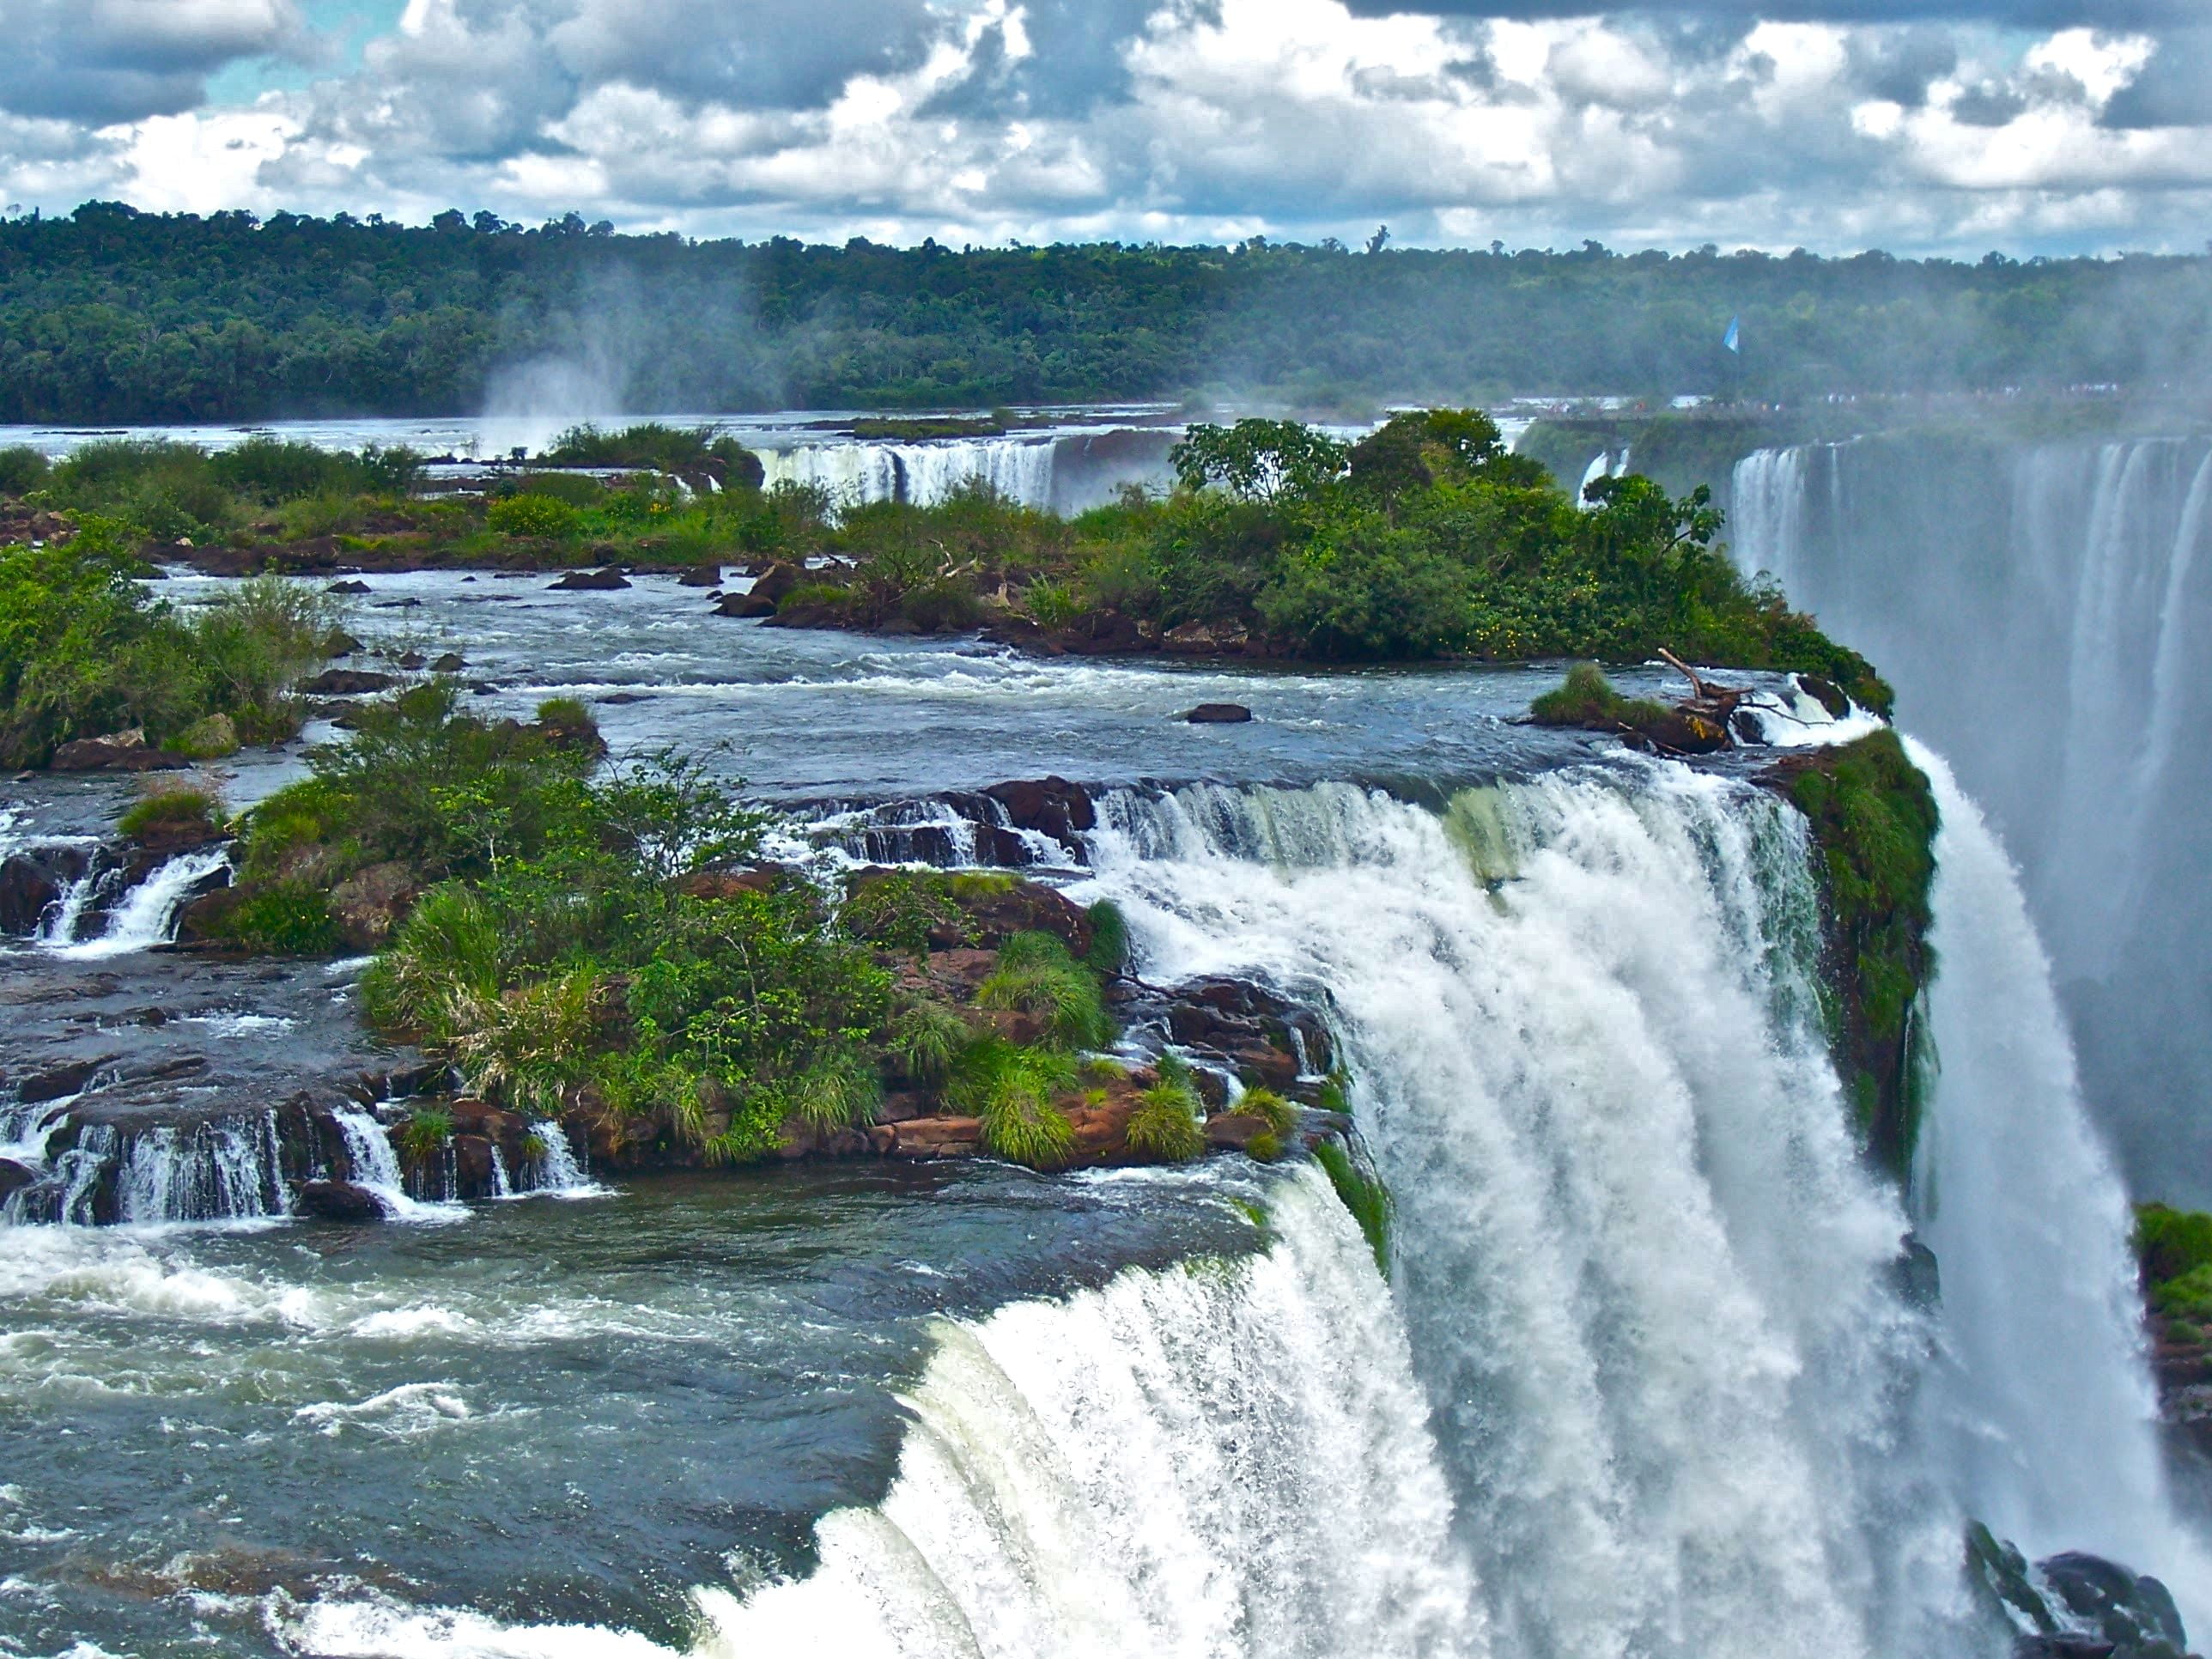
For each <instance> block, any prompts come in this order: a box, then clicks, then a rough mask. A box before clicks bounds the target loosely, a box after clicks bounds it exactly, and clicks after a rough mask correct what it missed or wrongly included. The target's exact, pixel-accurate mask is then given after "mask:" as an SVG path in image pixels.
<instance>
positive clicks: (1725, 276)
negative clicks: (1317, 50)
mask: <svg viewBox="0 0 2212 1659" xmlns="http://www.w3.org/2000/svg"><path fill="white" fill-rule="evenodd" d="M1736 318H1740V319H1741V350H1740V351H1734V350H1730V349H1728V348H1727V347H1726V346H1724V345H1723V333H1724V331H1725V330H1726V329H1727V326H1728V324H1729V321H1730V319H1736ZM2208 347H2212V259H2208V258H2203V257H2197V256H2150V255H2130V256H2127V257H2124V258H2115V259H2091V258H2071V259H2032V260H2027V261H2015V260H2010V259H2007V258H2002V256H2000V255H1996V254H1991V255H1990V256H1988V257H1987V258H1984V259H1982V260H1980V261H1978V262H1975V263H1971V264H1968V263H1961V262H1956V261H1950V260H1942V259H1928V260H1905V259H1898V258H1893V257H1891V256H1890V255H1888V254H1885V253H1881V252H1868V253H1862V254H1859V255H1857V256H1854V257H1852V258H1819V257H1815V256H1814V255H1811V254H1808V253H1805V252H1802V251H1801V252H1795V253H1791V254H1789V255H1787V256H1782V257H1776V256H1771V255H1768V254H1765V253H1759V252H1748V251H1746V252H1734V253H1726V254H1724V253H1722V252H1720V251H1719V250H1718V249H1717V248H1715V247H1711V246H1707V247H1703V248H1699V249H1694V250H1692V251H1690V252H1685V253H1680V254H1669V253H1666V252H1657V251H1651V252H1638V253H1632V254H1620V253H1616V252H1613V251H1610V250H1608V249H1607V248H1604V247H1602V246H1599V245H1598V244H1596V243H1594V242H1593V243H1585V244H1584V245H1583V246H1581V247H1579V248H1576V249H1571V250H1567V251H1564V252H1562V251H1553V250H1539V249H1523V250H1519V251H1510V250H1508V249H1506V248H1505V247H1504V246H1503V245H1502V244H1498V243H1493V244H1492V246H1490V247H1489V248H1488V249H1486V250H1485V249H1462V250H1443V251H1437V250H1425V249H1415V248H1397V247H1387V246H1375V247H1374V248H1373V249H1372V251H1358V250H1352V249H1346V248H1345V247H1343V246H1339V245H1337V244H1335V243H1334V242H1327V243H1323V244H1322V245H1320V246H1304V245H1297V244H1288V245H1279V244H1271V243H1268V242H1267V241H1266V240H1264V239H1261V238H1255V239H1253V240H1250V241H1249V242H1246V243H1243V244H1242V245H1239V246H1234V247H1212V246H1197V247H1165V246H1127V245H1120V244H1115V243H1092V244H1080V245H1061V246H1049V247H1025V246H1005V247H991V248H964V249H953V248H950V247H945V246H939V245H938V244H937V243H935V242H934V241H925V242H924V243H922V244H921V246H918V247H909V248H898V247H889V246H881V245H879V244H876V243H872V242H869V241H866V240H860V239H855V240H853V241H851V242H848V243H847V244H845V245H844V246H816V245H807V244H802V243H800V242H799V241H796V240H792V239H790V238H786V237H777V238H774V239H772V240H768V241H765V242H757V243H747V242H742V241H736V240H710V241H694V240H686V239H684V238H683V237H680V236H677V235H674V234H659V235H622V234H616V233H615V232H614V230H613V228H612V227H611V226H609V225H607V224H605V223H604V222H602V223H599V224H597V225H587V224H586V223H585V222H584V221H583V220H582V219H581V218H580V216H576V215H574V214H571V215H569V216H567V217H566V218H564V219H561V220H556V221H553V222H549V223H547V224H544V225H542V226H538V227H535V228H524V227H521V226H518V225H514V224H511V223H507V222H504V221H501V220H500V219H498V218H496V217H495V216H491V215H489V214H481V213H480V214H478V215H477V216H475V217H474V218H473V219H470V218H467V217H465V216H463V215H462V214H461V213H459V211H458V210H455V211H449V212H447V213H444V214H441V215H440V216H438V217H437V218H436V219H435V221H434V222H432V223H430V224H429V225H428V226H406V225H401V224H398V223H392V222H386V221H384V220H382V219H381V218H380V217H378V216H374V215H372V216H369V217H368V218H366V219H358V218H356V217H354V216H350V215H347V214H338V215H337V216H333V217H331V218H328V219H318V218H312V217H305V216H299V215H295V214H289V213H280V214H276V215H274V216H270V217H269V218H267V219H259V218H257V217H255V216H253V215H251V214H247V213H244V212H229V213H218V214H214V215H210V216H196V215H191V214H147V213H141V212H138V211H137V210H133V209H131V208H129V207H127V206H124V205H122V204H115V203H88V204H85V205H84V206H82V207H81V208H79V209H78V210H76V212H74V213H72V214H70V215H68V216H61V217H45V216H38V215H32V216H22V217H17V218H15V219H11V220H8V221H5V222H0V422H167V421H176V422H192V421H235V420H254V419H269V418H278V417H283V416H313V415H341V414H386V415H410V414H411V415H429V414H453V413H465V412H474V411H476V410H480V409H482V408H483V407H484V406H485V404H486V401H487V399H488V398H494V397H495V396H497V395H498V393H499V391H500V386H501V380H502V377H503V376H507V375H509V374H514V373H516V372H518V371H519V370H520V369H522V368H525V367H526V366H527V365H530V364H532V363H533V362H538V361H541V360H548V359H550V360H556V361H559V362H564V363H567V364H570V365H573V366H574V367H577V368H580V369H581V370H582V371H584V372H586V373H588V374H592V375H594V376H596V377H598V378H599V380H601V381H603V382H604V383H605V386H604V389H605V392H606V394H607V395H608V396H609V397H610V398H611V399H613V400H615V401H617V402H619V403H620V404H623V406H625V407H629V408H634V409H641V410H649V409H660V410H682V409H690V410H746V409H763V408H777V407H793V406H797V407H887V408H931V407H965V406H975V407H984V406H990V405H994V404H1021V403H1035V402H1055V401H1069V402H1079V401H1091V400H1099V399H1133V398H1200V399H1203V398H1207V397H1216V398H1237V397H1259V398H1276V399H1279V400H1282V401H1285V402H1287V403H1291V404H1296V405H1297V406H1299V407H1301V408H1304V409H1308V410H1316V411H1325V410H1328V409H1329V408H1331V407H1334V406H1339V405H1341V406H1344V407H1346V408H1352V407H1354V406H1357V407H1359V408H1361V409H1363V410H1364V409H1369V408H1371V407H1372V406H1373V404H1375V403H1376V402H1377V401H1381V400H1390V399H1404V400H1407V401H1423V402H1430V403H1457V402H1467V401H1483V400H1488V399H1492V398H1498V397H1503V396H1510V395H1534V396H1544V395H1559V396H1572V395H1585V394H1592V393H1608V392H1609V393H1617V394H1621V395H1626V396H1631V397H1642V398H1657V397H1663V396H1668V395H1674V394H1681V393H1707V394H1714V395H1719V396H1723V397H1736V398H1747V399H1752V398H1757V399H1778V398H1808V397H1816V396H1820V395H1826V394H1833V393H1861V392H1868V393H1876V392H1897V393H1913V392H1977V391H1981V392H1986V391H1997V390H2002V389H2007V388H2011V387H2037V388H2054V387H2055V388H2065V387H2072V386H2105V385H2118V386H2130V387H2149V386H2156V385H2159V384H2161V383H2166V382H2170V381H2172V380H2174V379H2175V378H2176V377H2178V376H2181V375H2185V374H2188V373H2189V372H2190V370H2191V368H2193V367H2195V366H2197V365H2201V364H2203V362H2205V361H2206V359H2207V355H2208Z"/></svg>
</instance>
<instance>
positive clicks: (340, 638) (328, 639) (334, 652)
mask: <svg viewBox="0 0 2212 1659" xmlns="http://www.w3.org/2000/svg"><path fill="white" fill-rule="evenodd" d="M364 648H365V647H363V646H362V642H361V641H359V640H357V639H356V638H354V636H353V635H350V634H349V633H347V632H346V631H345V629H343V628H333V629H331V631H330V632H329V633H328V634H326V635H324V636H323V654H324V655H325V656H326V657H351V656H356V655H358V654H359V653H361V652H362V650H363V649H364Z"/></svg>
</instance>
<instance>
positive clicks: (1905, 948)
mask: <svg viewBox="0 0 2212 1659" xmlns="http://www.w3.org/2000/svg"><path fill="white" fill-rule="evenodd" d="M1767 781H1768V782H1769V783H1771V784H1772V785H1773V786H1774V787H1778V789H1780V791H1781V792H1782V793H1783V794H1784V795H1785V796H1786V797H1787V798H1788V799H1790V801H1791V802H1792V803H1793V804H1794V805H1796V807H1797V809H1798V810H1799V811H1802V812H1803V813H1804V815H1805V817H1806V818H1807V820H1808V822H1809V823H1810V824H1811V826H1812V832H1813V842H1814V848H1815V849H1816V851H1817V853H1818V855H1819V866H1820V878H1821V887H1822V896H1823V899H1824V901H1825V902H1824V903H1823V906H1822V924H1823V929H1824V932H1825V934H1826V939H1825V944H1826V963H1825V964H1824V966H1825V968H1826V973H1825V974H1824V975H1823V976H1822V980H1823V991H1824V997H1823V1000H1824V1006H1825V1011H1826V1015H1827V1022H1828V1036H1829V1039H1830V1042H1832V1045H1833V1047H1834V1051H1835V1056H1836V1066H1837V1070H1838V1073H1840V1074H1841V1076H1842V1078H1843V1079H1844V1086H1845V1088H1846V1089H1847V1090H1849V1091H1850V1097H1851V1103H1852V1106H1853V1108H1854V1109H1855V1110H1856V1112H1857V1118H1858V1124H1859V1128H1860V1132H1861V1133H1862V1134H1863V1137H1864V1138H1865V1142H1866V1146H1867V1148H1868V1150H1869V1152H1871V1153H1872V1154H1873V1156H1874V1157H1875V1158H1876V1159H1877V1160H1878V1161H1879V1162H1880V1163H1881V1164H1883V1165H1884V1166H1885V1167H1886V1168H1887V1169H1889V1170H1892V1171H1893V1172H1894V1173H1895V1174H1897V1175H1898V1176H1899V1177H1900V1178H1903V1177H1905V1176H1906V1175H1907V1174H1908V1172H1909V1171H1910V1170H1911V1161H1912V1147H1913V1142H1914V1140H1915V1139H1916V1137H1917V1133H1918V1130H1919V1118H1920V1106H1921V1096H1922V1092H1923V1071H1924V1069H1925V1065H1924V1061H1925V1054H1924V1047H1925V1042H1924V1036H1923V1030H1922V1024H1923V1021H1922V1013H1923V1005H1924V1000H1925V994H1926V991H1927V987H1928V985H1929V981H1930V980H1931V979H1932V978H1933V976H1934V975H1935V971H1936V958H1935V953H1934V951H1932V950H1931V949H1930V948H1929V944H1928V927H1929V920H1930V915H1931V912H1930V908H1929V892H1930V889H1931V888H1932V886H1933V884H1934V882H1935V878H1936V828H1937V823H1938V817H1937V813H1936V797H1935V793H1934V791H1933V790H1932V789H1930V787H1929V783H1928V780H1927V778H1926V777H1924V776H1923V775H1922V773H1921V771H1920V769H1919V768H1917V766H1915V765H1913V763H1912V762H1911V759H1910V758H1909V757H1907V756H1906V754H1905V745H1904V744H1902V743H1901V742H1899V739H1898V737H1897V734H1896V733H1895V732H1893V731H1888V730H1883V731H1881V732H1872V733H1870V734H1869V735H1868V736H1866V737H1863V738H1859V739H1858V740H1857V742H1855V743H1850V744H1840V745H1838V746H1837V747H1834V748H1828V749H1815V750H1802V751H1800V752H1798V753H1796V754H1793V755H1791V756H1790V757H1789V758H1787V759H1786V760H1784V762H1783V763H1781V764H1780V765H1778V766H1777V767H1775V768H1774V769H1772V770H1771V772H1769V773H1768V774H1767Z"/></svg>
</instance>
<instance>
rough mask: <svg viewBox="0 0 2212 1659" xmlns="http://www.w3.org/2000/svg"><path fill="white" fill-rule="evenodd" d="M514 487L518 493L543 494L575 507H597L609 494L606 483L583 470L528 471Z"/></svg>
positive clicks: (547, 497)
mask: <svg viewBox="0 0 2212 1659" xmlns="http://www.w3.org/2000/svg"><path fill="white" fill-rule="evenodd" d="M514 488H515V492H516V494H517V495H543V496H544V497H545V498H546V499H548V500H550V501H562V502H565V503H567V504H568V506H570V507H596V506H597V505H599V502H601V501H605V499H606V496H607V491H606V487H605V485H604V484H602V483H600V482H599V480H598V479H597V478H594V477H591V476H590V475H589V474H587V473H582V472H526V473H525V474H524V475H523V476H522V477H520V479H518V480H516V482H515V486H514ZM536 533H550V532H536Z"/></svg>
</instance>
